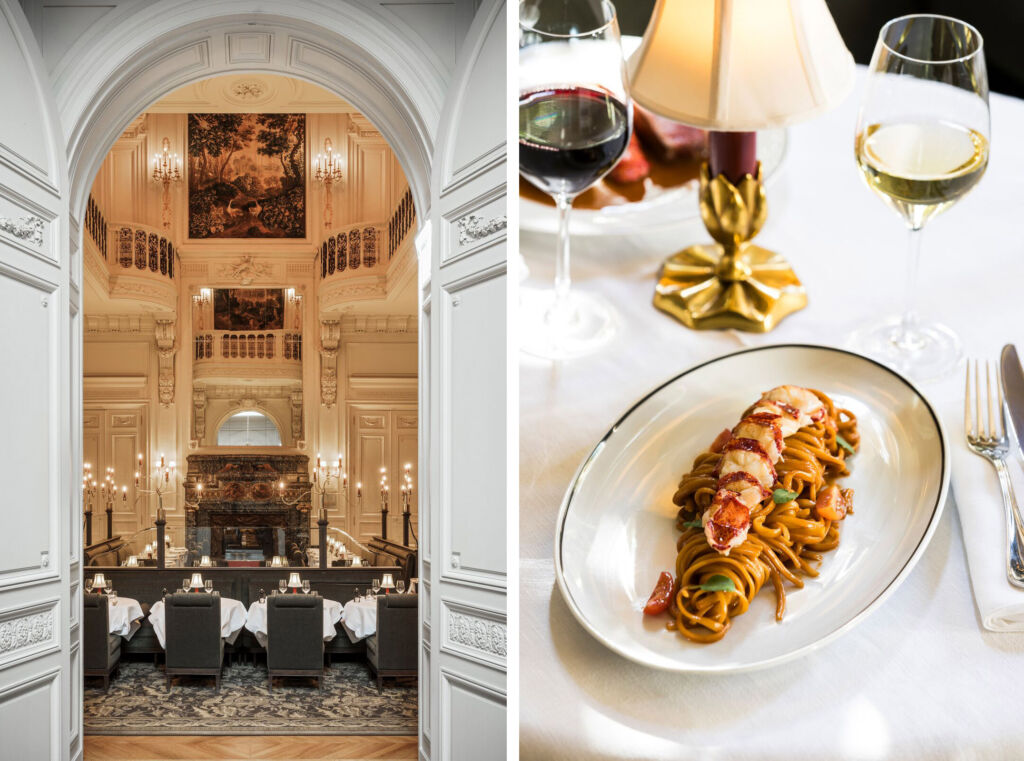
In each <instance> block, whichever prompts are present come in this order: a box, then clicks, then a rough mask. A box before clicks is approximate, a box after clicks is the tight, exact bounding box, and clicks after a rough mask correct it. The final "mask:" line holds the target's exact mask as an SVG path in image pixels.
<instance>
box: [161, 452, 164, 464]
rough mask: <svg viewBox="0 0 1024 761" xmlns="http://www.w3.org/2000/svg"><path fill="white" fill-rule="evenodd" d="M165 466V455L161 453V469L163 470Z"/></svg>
mask: <svg viewBox="0 0 1024 761" xmlns="http://www.w3.org/2000/svg"><path fill="white" fill-rule="evenodd" d="M163 466H164V455H163V452H161V453H160V467H161V468H162V467H163Z"/></svg>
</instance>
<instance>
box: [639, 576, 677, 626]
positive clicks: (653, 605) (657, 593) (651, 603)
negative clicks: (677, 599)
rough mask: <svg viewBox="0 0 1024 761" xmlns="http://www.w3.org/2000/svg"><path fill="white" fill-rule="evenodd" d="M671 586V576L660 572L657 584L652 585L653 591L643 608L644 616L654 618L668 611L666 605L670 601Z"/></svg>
mask: <svg viewBox="0 0 1024 761" xmlns="http://www.w3.org/2000/svg"><path fill="white" fill-rule="evenodd" d="M672 586H673V584H672V574H671V573H669V572H668V571H662V572H661V575H660V576H659V577H658V583H657V584H655V585H654V591H653V592H651V596H650V598H648V600H647V604H646V605H645V606H644V615H647V616H656V615H658V614H659V613H664V612H665V611H666V610H668V604H669V603H670V602H671V601H672Z"/></svg>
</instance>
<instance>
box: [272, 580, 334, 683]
mask: <svg viewBox="0 0 1024 761" xmlns="http://www.w3.org/2000/svg"><path fill="white" fill-rule="evenodd" d="M323 675H324V599H323V598H322V597H320V596H318V595H271V596H270V597H268V598H267V690H268V691H270V690H272V689H274V677H275V676H311V677H313V678H315V679H316V680H317V686H318V687H319V688H320V689H321V690H322V689H323V686H324V680H323Z"/></svg>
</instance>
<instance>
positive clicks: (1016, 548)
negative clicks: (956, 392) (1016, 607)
mask: <svg viewBox="0 0 1024 761" xmlns="http://www.w3.org/2000/svg"><path fill="white" fill-rule="evenodd" d="M978 364H979V363H978V361H977V360H975V361H974V403H973V404H972V403H971V361H970V360H967V384H966V388H965V389H964V431H965V432H966V433H967V446H968V447H970V449H971V451H972V452H974V453H975V454H976V455H979V456H981V457H984V458H985V459H986V460H988V461H989V462H990V463H992V467H994V468H995V469H996V473H997V474H998V475H999V487H1000V489H1001V490H1002V492H1003V510H1004V512H1005V514H1006V578H1007V580H1008V581H1009V582H1010V583H1011V584H1012V585H1013V586H1015V587H1020V588H1021V589H1024V562H1022V561H1021V556H1020V548H1021V547H1024V520H1022V519H1021V515H1020V508H1019V507H1018V506H1017V498H1016V496H1015V495H1014V493H1013V484H1012V483H1011V482H1010V473H1009V471H1008V470H1007V469H1006V455H1007V453H1008V452H1009V451H1010V440H1009V437H1008V436H1007V435H1006V411H1005V409H1004V407H1003V385H1002V383H1001V382H1000V380H999V375H998V374H996V380H995V386H996V395H997V404H998V408H999V415H998V416H997V415H995V411H994V410H993V407H992V401H993V399H992V396H993V395H992V371H991V367H990V365H991V363H989V362H986V363H985V388H984V389H982V387H981V373H980V370H979V368H978ZM982 395H984V397H985V403H984V407H985V409H986V411H987V413H988V414H987V415H982V406H983V405H982ZM972 407H974V410H975V414H974V415H972V414H971V408H972ZM975 422H977V428H975V425H974V423H975Z"/></svg>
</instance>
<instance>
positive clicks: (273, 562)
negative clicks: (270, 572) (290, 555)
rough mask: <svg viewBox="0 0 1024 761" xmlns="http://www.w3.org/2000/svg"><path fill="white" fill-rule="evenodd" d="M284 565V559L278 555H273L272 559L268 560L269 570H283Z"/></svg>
mask: <svg viewBox="0 0 1024 761" xmlns="http://www.w3.org/2000/svg"><path fill="white" fill-rule="evenodd" d="M284 565H285V562H284V558H283V557H281V556H280V555H274V557H272V558H271V559H270V567H271V568H283V567H284Z"/></svg>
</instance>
